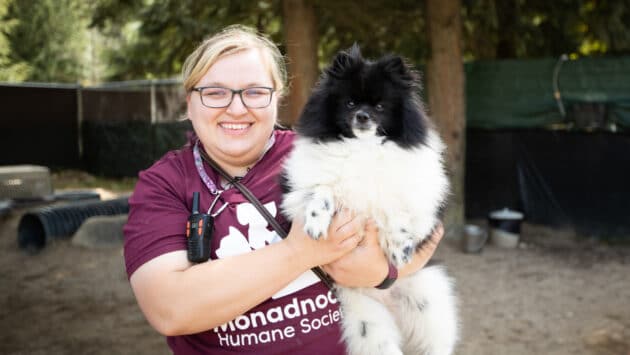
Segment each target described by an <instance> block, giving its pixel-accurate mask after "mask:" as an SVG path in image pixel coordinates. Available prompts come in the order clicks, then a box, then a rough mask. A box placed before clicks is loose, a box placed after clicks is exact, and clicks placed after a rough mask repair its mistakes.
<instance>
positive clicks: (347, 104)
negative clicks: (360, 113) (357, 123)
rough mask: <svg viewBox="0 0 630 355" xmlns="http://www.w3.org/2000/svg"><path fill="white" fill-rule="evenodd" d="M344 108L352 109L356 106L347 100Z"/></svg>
mask: <svg viewBox="0 0 630 355" xmlns="http://www.w3.org/2000/svg"><path fill="white" fill-rule="evenodd" d="M346 106H347V107H348V108H353V107H354V106H356V104H355V103H354V101H352V100H348V102H346Z"/></svg>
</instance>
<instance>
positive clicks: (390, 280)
mask: <svg viewBox="0 0 630 355" xmlns="http://www.w3.org/2000/svg"><path fill="white" fill-rule="evenodd" d="M387 266H388V267H389V270H388V271H387V276H386V277H385V280H383V282H381V283H380V284H378V285H377V286H376V288H378V289H380V290H385V289H388V288H390V287H391V286H392V285H393V284H394V282H395V281H396V279H398V269H397V268H396V266H394V265H393V264H392V263H391V262H389V261H388V262H387Z"/></svg>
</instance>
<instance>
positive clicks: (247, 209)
mask: <svg viewBox="0 0 630 355" xmlns="http://www.w3.org/2000/svg"><path fill="white" fill-rule="evenodd" d="M264 206H265V208H266V209H267V211H269V213H271V215H272V216H274V217H275V216H276V213H277V208H276V204H275V202H273V201H272V202H269V203H267V204H265V205H264ZM236 219H237V220H238V223H240V224H241V225H244V226H248V229H247V235H248V236H249V241H248V240H247V238H245V236H244V235H243V233H241V232H240V231H239V230H238V229H236V228H234V227H229V228H228V235H226V236H225V237H223V238H222V239H221V245H220V246H219V249H217V252H216V253H217V256H218V257H219V259H223V258H226V257H228V256H233V255H240V254H245V253H249V252H251V251H252V250H256V249H260V248H263V247H265V245H267V244H273V243H277V242H279V241H280V240H281V238H280V236H278V234H277V233H276V232H275V231H270V230H268V229H267V225H268V223H267V220H265V218H264V217H263V216H262V215H261V214H260V212H258V210H256V208H255V207H254V205H252V204H251V203H241V204H240V205H238V206H236ZM318 281H319V279H318V278H317V276H316V275H315V274H314V273H313V272H312V271H310V270H309V271H307V272H305V273H304V274H302V275H301V276H300V277H298V278H297V279H295V280H294V281H293V282H291V283H290V284H289V285H287V286H286V287H285V288H284V289H282V290H280V291H278V293H276V294H275V295H273V298H274V299H275V298H279V297H282V296H285V295H288V294H291V293H293V292H295V291H299V290H301V289H303V288H305V287H308V286H310V285H312V284H314V283H316V282H318Z"/></svg>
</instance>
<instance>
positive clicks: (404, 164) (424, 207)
mask: <svg viewBox="0 0 630 355" xmlns="http://www.w3.org/2000/svg"><path fill="white" fill-rule="evenodd" d="M382 140H383V138H382V137H373V138H372V139H346V140H343V141H337V142H330V143H314V142H312V141H311V140H309V139H304V138H298V139H297V140H296V142H295V147H294V150H293V152H292V154H291V156H290V157H289V158H288V159H287V162H286V166H285V172H286V174H287V175H288V176H287V177H288V181H289V182H290V190H291V191H292V192H291V193H289V194H288V195H286V196H285V202H284V203H283V209H284V211H285V213H287V214H288V215H289V216H290V217H292V218H295V217H298V216H300V215H301V214H302V213H304V211H303V207H304V205H303V204H304V200H305V199H308V197H309V196H308V194H309V193H312V192H313V191H316V190H317V189H318V188H320V187H325V188H328V189H330V190H331V191H332V194H333V198H334V201H335V203H336V204H337V205H342V206H343V207H346V208H349V209H350V210H352V211H355V212H356V213H358V214H360V215H365V216H370V217H372V218H374V219H375V220H376V222H377V224H378V225H379V227H380V228H381V230H382V231H383V232H386V233H390V234H391V233H396V230H400V229H406V230H407V232H409V233H414V234H416V237H421V238H422V237H424V236H426V235H427V234H428V233H429V232H430V231H431V228H433V226H434V224H435V222H436V220H435V213H436V211H437V210H438V209H439V207H440V205H441V204H442V203H443V202H444V199H445V196H446V194H447V189H448V181H447V178H446V175H445V173H444V169H443V167H442V149H443V145H442V143H441V142H440V141H439V138H437V135H434V134H433V135H431V136H430V137H429V139H428V144H427V145H426V146H425V145H423V146H420V147H417V148H410V149H403V148H400V147H399V146H398V145H396V144H395V143H393V142H385V143H383V142H382Z"/></svg>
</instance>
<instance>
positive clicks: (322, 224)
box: [304, 192, 335, 240]
mask: <svg viewBox="0 0 630 355" xmlns="http://www.w3.org/2000/svg"><path fill="white" fill-rule="evenodd" d="M334 213H335V209H334V201H333V198H332V196H331V195H330V194H329V193H326V192H319V193H315V194H314V195H313V199H312V200H311V202H309V204H308V205H307V206H306V216H305V220H304V231H305V232H306V233H307V234H308V235H309V236H310V237H311V238H313V239H315V240H318V239H319V238H326V237H327V231H328V226H329V225H330V221H331V220H332V216H333V214H334Z"/></svg>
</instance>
